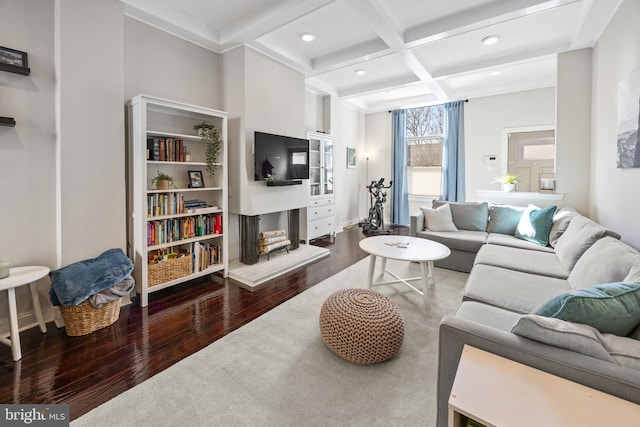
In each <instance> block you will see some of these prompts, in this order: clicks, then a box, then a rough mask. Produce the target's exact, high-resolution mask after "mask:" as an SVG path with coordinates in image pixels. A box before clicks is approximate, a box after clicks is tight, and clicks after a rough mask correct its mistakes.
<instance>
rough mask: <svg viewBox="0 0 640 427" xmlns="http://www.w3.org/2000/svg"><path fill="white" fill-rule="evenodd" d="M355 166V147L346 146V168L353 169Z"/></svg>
mask: <svg viewBox="0 0 640 427" xmlns="http://www.w3.org/2000/svg"><path fill="white" fill-rule="evenodd" d="M355 167H356V149H355V148H351V147H347V168H348V169H353V168H355Z"/></svg>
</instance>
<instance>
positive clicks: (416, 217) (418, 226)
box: [409, 211, 424, 237]
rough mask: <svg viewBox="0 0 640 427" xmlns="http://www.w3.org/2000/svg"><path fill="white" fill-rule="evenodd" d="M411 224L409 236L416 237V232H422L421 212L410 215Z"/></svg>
mask: <svg viewBox="0 0 640 427" xmlns="http://www.w3.org/2000/svg"><path fill="white" fill-rule="evenodd" d="M410 219H411V223H410V224H409V236H413V237H415V236H417V235H418V231H422V230H424V214H423V213H422V211H420V212H417V213H414V214H412V215H411V218H410Z"/></svg>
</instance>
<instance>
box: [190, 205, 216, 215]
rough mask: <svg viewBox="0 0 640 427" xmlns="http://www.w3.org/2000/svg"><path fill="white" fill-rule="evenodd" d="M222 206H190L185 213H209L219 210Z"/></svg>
mask: <svg viewBox="0 0 640 427" xmlns="http://www.w3.org/2000/svg"><path fill="white" fill-rule="evenodd" d="M219 211H220V208H219V207H217V206H204V207H201V208H189V209H186V212H185V213H192V214H207V213H215V212H219Z"/></svg>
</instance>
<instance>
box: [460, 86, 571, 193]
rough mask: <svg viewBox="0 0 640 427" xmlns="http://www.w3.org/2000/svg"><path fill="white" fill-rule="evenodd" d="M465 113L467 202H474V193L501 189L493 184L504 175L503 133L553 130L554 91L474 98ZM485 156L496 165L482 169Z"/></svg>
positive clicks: (546, 89)
mask: <svg viewBox="0 0 640 427" xmlns="http://www.w3.org/2000/svg"><path fill="white" fill-rule="evenodd" d="M464 109H465V111H464V119H465V124H464V135H465V165H466V179H465V181H466V199H467V200H469V201H475V200H477V198H476V190H499V189H500V187H499V184H494V183H493V181H494V179H495V178H496V177H497V176H499V175H501V174H502V172H506V169H505V168H506V166H505V165H506V159H504V155H503V154H502V153H503V132H504V129H509V128H519V127H529V126H540V125H549V126H552V127H553V126H554V124H555V121H556V119H555V89H554V88H545V89H536V90H530V91H525V92H516V93H510V94H506V95H497V96H488V97H482V98H474V99H470V100H469V102H467V103H466V104H465V106H464ZM558 144H561V142H558ZM487 154H492V155H493V154H495V155H497V156H498V164H497V165H485V164H484V156H485V155H487ZM505 154H506V151H505Z"/></svg>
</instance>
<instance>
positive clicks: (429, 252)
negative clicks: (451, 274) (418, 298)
mask: <svg viewBox="0 0 640 427" xmlns="http://www.w3.org/2000/svg"><path fill="white" fill-rule="evenodd" d="M360 248H361V249H362V250H363V251H365V252H368V253H370V254H371V260H370V262H369V275H368V278H367V286H368V287H369V288H371V287H372V286H379V285H388V284H392V283H403V284H404V285H406V286H408V287H409V288H411V289H412V290H413V291H415V292H417V293H419V294H420V295H422V298H423V301H424V307H425V308H427V302H428V301H427V289H428V288H429V285H435V283H436V282H435V278H434V276H433V261H435V260H438V259H443V258H446V257H448V256H449V255H450V254H451V250H449V248H448V247H446V246H445V245H443V244H441V243H438V242H434V241H431V240H427V239H422V238H419V237H407V236H375V237H367V238H366V239H362V240H361V241H360ZM377 257H380V258H382V270H381V272H382V273H384V272H386V273H387V274H389V275H390V276H391V277H393V278H395V279H396V280H389V281H384V282H375V283H374V282H373V273H374V271H375V268H376V258H377ZM388 258H391V259H397V260H400V261H414V262H417V263H419V264H420V271H421V274H422V275H421V276H419V277H411V278H407V279H403V278H400V277H398V276H397V275H395V274H394V273H392V272H391V271H389V270H387V259H388ZM414 280H422V290H420V289H418V288H416V287H415V286H413V285H412V284H410V283H409V282H411V281H414Z"/></svg>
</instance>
